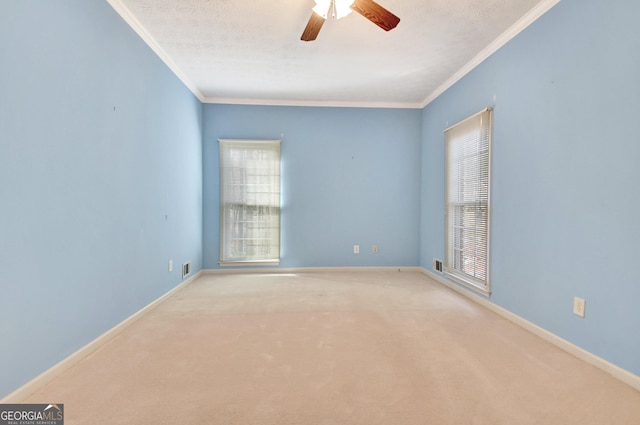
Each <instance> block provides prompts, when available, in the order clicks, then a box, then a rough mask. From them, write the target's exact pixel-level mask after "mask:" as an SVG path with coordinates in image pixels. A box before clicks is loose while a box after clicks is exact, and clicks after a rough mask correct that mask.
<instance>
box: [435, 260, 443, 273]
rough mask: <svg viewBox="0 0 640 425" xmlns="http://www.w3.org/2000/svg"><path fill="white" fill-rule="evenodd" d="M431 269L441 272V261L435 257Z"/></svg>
mask: <svg viewBox="0 0 640 425" xmlns="http://www.w3.org/2000/svg"><path fill="white" fill-rule="evenodd" d="M433 270H435V271H437V272H438V273H442V261H440V260H437V259H435V258H434V259H433Z"/></svg>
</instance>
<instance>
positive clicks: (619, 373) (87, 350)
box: [0, 267, 640, 404]
mask: <svg viewBox="0 0 640 425" xmlns="http://www.w3.org/2000/svg"><path fill="white" fill-rule="evenodd" d="M362 271H369V272H376V271H378V272H389V271H398V272H420V273H423V274H424V275H425V276H427V277H429V278H431V279H432V280H434V281H436V282H438V283H440V284H442V285H444V286H446V287H448V288H450V289H452V290H454V291H456V292H458V293H459V294H461V295H463V296H465V297H467V298H469V299H471V300H472V301H474V302H476V303H478V304H480V305H482V306H484V307H486V308H488V309H489V310H491V311H493V312H494V313H496V314H498V315H500V316H502V317H504V318H505V319H507V320H509V321H510V322H513V323H514V324H516V325H518V326H520V327H522V328H523V329H526V330H527V331H529V332H531V333H533V334H534V335H537V336H539V337H540V338H542V339H544V340H545V341H548V342H550V343H552V344H553V345H555V346H557V347H559V348H560V349H562V350H564V351H566V352H568V353H569V354H572V355H574V356H575V357H577V358H579V359H581V360H583V361H585V362H587V363H589V364H591V365H593V366H595V367H597V368H599V369H601V370H603V371H605V372H607V373H609V374H610V375H612V376H613V377H615V378H616V379H618V380H620V381H622V382H624V383H625V384H627V385H629V386H631V387H633V388H635V389H637V390H638V391H640V376H638V375H635V374H633V373H631V372H629V371H627V370H625V369H622V368H621V367H619V366H616V365H614V364H613V363H610V362H608V361H607V360H604V359H603V358H601V357H598V356H596V355H595V354H592V353H590V352H588V351H586V350H584V349H583V348H580V347H578V346H577V345H575V344H573V343H571V342H569V341H567V340H565V339H563V338H560V337H559V336H557V335H555V334H553V333H551V332H549V331H547V330H546V329H543V328H541V327H539V326H538V325H535V324H533V323H531V322H529V321H528V320H526V319H523V318H522V317H520V316H518V315H516V314H514V313H512V312H510V311H509V310H506V309H504V308H502V307H500V306H498V305H496V304H494V303H492V302H490V301H489V300H487V299H486V298H484V297H482V296H480V295H477V294H475V293H473V292H471V291H469V290H467V289H465V288H463V287H461V286H458V285H456V284H455V283H453V282H451V281H448V280H447V279H445V278H443V277H441V276H439V275H437V274H435V273H432V272H431V271H429V270H426V269H424V268H422V267H298V268H267V269H256V268H253V269H244V268H243V269H207V270H201V271H199V272H198V273H196V274H195V275H193V276H192V277H190V278H189V279H187V280H185V281H184V282H182V283H181V284H179V285H178V286H176V287H175V288H173V289H171V290H170V291H169V292H167V293H166V294H164V295H162V296H161V297H159V298H158V299H156V300H155V301H153V302H151V303H150V304H149V305H147V306H146V307H144V308H143V309H141V310H139V311H138V312H136V313H134V314H133V315H131V316H130V317H128V318H127V319H125V320H124V321H122V322H120V323H119V324H117V325H116V326H114V327H113V328H111V329H110V330H108V331H107V332H105V333H103V334H102V335H100V336H99V337H98V338H96V339H94V340H93V341H91V342H90V343H89V344H87V345H85V346H84V347H82V348H80V349H79V350H78V351H76V352H75V353H73V354H71V355H70V356H69V357H67V358H65V359H64V360H62V361H60V362H59V363H58V364H56V365H55V366H53V367H51V368H50V369H48V370H46V371H45V372H43V373H41V374H40V375H38V376H37V377H35V378H34V379H32V380H31V381H29V382H27V383H26V384H24V385H23V386H21V387H20V388H18V389H17V390H15V391H13V392H12V393H10V394H9V395H7V396H5V397H4V398H2V399H0V404H3V403H20V402H21V401H22V400H24V399H25V398H27V397H28V396H29V395H31V394H33V393H34V392H35V391H37V390H38V389H40V388H42V387H43V386H44V385H46V384H47V383H48V382H50V381H51V380H52V379H53V378H55V377H56V376H58V375H60V374H62V373H63V372H64V371H66V370H68V369H69V368H71V367H72V366H73V365H75V364H76V363H78V362H79V361H81V360H82V359H84V358H86V357H87V356H88V355H90V354H91V353H93V352H95V351H96V350H97V349H98V348H100V347H101V346H102V345H104V344H105V343H107V342H108V341H109V340H111V339H113V338H114V337H115V336H117V335H118V334H119V333H121V332H122V331H123V330H125V329H126V328H128V327H129V326H131V325H132V324H133V323H135V322H136V321H138V320H139V319H140V318H142V317H143V316H144V315H146V314H147V313H148V312H149V311H151V310H152V309H154V308H155V307H156V306H157V305H159V304H160V303H161V302H163V301H164V300H166V299H167V298H169V297H170V296H171V295H173V294H174V293H176V292H177V291H179V290H180V289H182V288H184V287H185V286H187V285H189V284H190V283H192V282H193V281H195V280H196V279H197V278H198V277H200V276H202V275H216V274H234V273H263V274H265V273H274V274H277V273H305V272H362Z"/></svg>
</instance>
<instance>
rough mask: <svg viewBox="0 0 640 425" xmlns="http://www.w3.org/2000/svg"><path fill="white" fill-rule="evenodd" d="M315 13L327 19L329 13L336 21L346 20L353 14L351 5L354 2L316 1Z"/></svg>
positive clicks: (349, 0)
mask: <svg viewBox="0 0 640 425" xmlns="http://www.w3.org/2000/svg"><path fill="white" fill-rule="evenodd" d="M315 2H316V5H315V7H314V8H313V11H314V12H315V13H317V14H318V15H320V16H322V17H323V18H324V19H327V17H328V16H329V13H331V12H333V13H332V16H333V17H334V18H336V19H340V18H344V17H345V16H347V15H348V14H349V13H351V5H352V4H353V2H354V0H315Z"/></svg>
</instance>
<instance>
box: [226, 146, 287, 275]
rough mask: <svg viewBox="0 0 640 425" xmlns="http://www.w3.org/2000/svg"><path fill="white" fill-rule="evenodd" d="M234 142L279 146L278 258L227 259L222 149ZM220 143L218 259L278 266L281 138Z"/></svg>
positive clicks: (233, 263)
mask: <svg viewBox="0 0 640 425" xmlns="http://www.w3.org/2000/svg"><path fill="white" fill-rule="evenodd" d="M233 143H237V144H245V145H254V146H256V147H258V146H259V145H260V144H264V145H271V146H274V147H275V146H277V150H278V175H277V178H278V193H279V199H278V210H279V211H280V212H279V213H278V236H277V238H278V241H277V248H278V258H268V259H246V258H242V259H238V260H233V259H228V258H227V259H225V220H224V209H225V205H224V183H225V179H224V177H223V172H224V169H223V168H224V167H223V162H222V160H223V157H222V149H223V145H225V144H227V145H229V144H233ZM218 144H219V150H218V151H219V155H220V157H219V160H218V165H219V173H220V177H219V179H220V181H219V186H220V194H219V212H220V218H219V226H220V227H219V239H220V256H219V257H220V259H219V261H218V264H219V265H220V266H221V267H238V266H244V267H255V266H277V265H279V264H280V255H281V252H282V246H281V240H282V224H281V220H282V218H281V217H282V212H281V208H282V198H281V197H282V180H281V175H282V171H281V167H282V156H281V151H280V146H281V140H271V139H269V140H266V139H265V140H254V139H218Z"/></svg>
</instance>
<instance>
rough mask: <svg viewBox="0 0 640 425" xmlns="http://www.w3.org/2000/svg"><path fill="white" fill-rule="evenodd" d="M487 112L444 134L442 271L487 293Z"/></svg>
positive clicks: (489, 158) (488, 111)
mask: <svg viewBox="0 0 640 425" xmlns="http://www.w3.org/2000/svg"><path fill="white" fill-rule="evenodd" d="M491 115H492V110H491V108H487V109H485V110H483V111H481V112H479V113H477V114H475V115H473V116H471V117H469V118H467V119H465V120H463V121H461V122H459V123H457V124H455V125H454V126H452V127H449V128H448V129H446V130H445V143H446V260H445V265H446V268H445V271H446V273H447V274H448V275H449V276H450V277H451V278H453V279H455V280H457V281H460V282H461V283H463V284H466V285H470V286H471V287H473V288H476V289H479V290H480V292H484V293H486V294H488V293H490V286H489V236H490V234H489V224H490V214H489V211H490V205H489V192H490V168H491V133H492V129H491V118H492V117H491Z"/></svg>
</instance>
